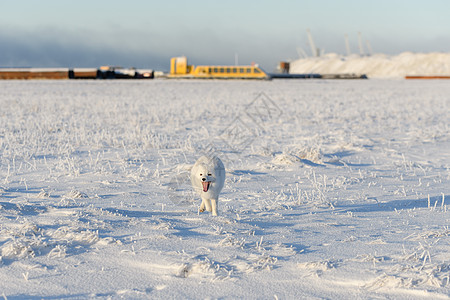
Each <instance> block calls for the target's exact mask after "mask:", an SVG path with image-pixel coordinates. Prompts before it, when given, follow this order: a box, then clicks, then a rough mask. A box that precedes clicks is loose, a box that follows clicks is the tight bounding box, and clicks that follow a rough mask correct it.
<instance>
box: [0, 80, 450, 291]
mask: <svg viewBox="0 0 450 300" xmlns="http://www.w3.org/2000/svg"><path fill="white" fill-rule="evenodd" d="M0 87H1V88H0V103H1V107H2V109H1V110H0V149H1V152H0V220H1V227H0V256H1V261H0V281H1V282H2V284H1V285H0V295H3V296H4V297H5V298H8V299H16V298H31V299H33V298H36V299H41V298H43V297H44V298H45V297H47V298H64V297H65V298H67V297H73V298H90V297H95V298H134V299H140V298H141V299H147V298H164V299H167V298H208V297H209V298H248V299H256V298H277V299H293V298H306V297H308V298H324V297H325V298H326V297H332V298H333V299H336V298H341V299H348V298H350V297H353V298H354V297H357V298H373V297H391V298H392V297H395V298H411V297H413V298H434V299H438V298H442V299H448V294H449V292H450V283H449V277H450V255H449V251H448V247H449V242H450V237H449V235H450V229H449V228H448V224H450V222H449V212H448V205H449V204H450V199H449V196H448V195H449V194H450V190H449V180H450V153H449V152H448V150H447V149H448V148H449V147H450V140H449V134H448V133H449V123H448V113H449V104H450V99H449V97H448V95H450V86H448V84H446V82H445V81H427V82H417V81H396V80H368V81H322V80H314V81H309V80H305V81H296V80H294V81H283V80H280V81H277V80H273V81H271V82H247V81H244V82H243V81H226V82H222V81H164V80H154V81H145V82H136V81H133V82H129V81H101V82H98V81H5V82H0ZM203 153H216V154H218V155H219V156H220V157H221V158H222V160H223V161H224V163H225V167H226V169H227V180H226V183H225V187H224V189H223V192H222V194H221V197H220V198H219V217H212V216H211V215H210V214H208V213H202V214H198V213H197V209H198V206H199V205H200V199H199V198H198V197H197V196H196V195H194V193H193V192H192V191H191V189H190V184H189V178H188V174H189V169H190V166H191V165H192V164H193V163H194V162H195V160H196V159H197V158H198V157H199V156H200V155H201V154H203Z"/></svg>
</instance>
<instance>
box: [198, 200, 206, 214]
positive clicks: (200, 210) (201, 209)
mask: <svg viewBox="0 0 450 300" xmlns="http://www.w3.org/2000/svg"><path fill="white" fill-rule="evenodd" d="M198 211H199V212H204V211H205V200H203V198H202V204H200V208H199V210H198Z"/></svg>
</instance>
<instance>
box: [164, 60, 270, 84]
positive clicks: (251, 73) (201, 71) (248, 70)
mask: <svg viewBox="0 0 450 300" xmlns="http://www.w3.org/2000/svg"><path fill="white" fill-rule="evenodd" d="M167 77H168V78H198V79H270V77H269V76H268V75H267V74H266V72H264V71H263V70H262V69H261V68H259V67H258V66H197V67H195V66H192V65H188V63H187V58H186V57H185V56H181V57H173V58H172V59H171V60H170V74H169V75H168V76H167Z"/></svg>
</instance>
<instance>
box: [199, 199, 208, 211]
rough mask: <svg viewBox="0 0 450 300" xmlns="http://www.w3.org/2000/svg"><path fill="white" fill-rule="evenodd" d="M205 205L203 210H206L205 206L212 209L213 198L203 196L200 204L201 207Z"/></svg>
mask: <svg viewBox="0 0 450 300" xmlns="http://www.w3.org/2000/svg"><path fill="white" fill-rule="evenodd" d="M202 207H203V211H205V208H206V210H207V211H211V200H210V199H206V198H202V204H201V205H200V208H202Z"/></svg>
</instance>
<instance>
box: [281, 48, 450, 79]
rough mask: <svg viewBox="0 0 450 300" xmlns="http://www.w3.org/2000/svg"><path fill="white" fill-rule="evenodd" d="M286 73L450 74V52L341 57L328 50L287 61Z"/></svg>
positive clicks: (380, 76)
mask: <svg viewBox="0 0 450 300" xmlns="http://www.w3.org/2000/svg"><path fill="white" fill-rule="evenodd" d="M290 72H291V73H293V74H295V73H320V74H340V73H355V74H366V75H367V76H368V77H369V78H403V77H405V76H406V75H428V76H430V75H445V76H450V53H411V52H404V53H401V54H399V55H396V56H389V55H384V54H375V55H372V56H363V57H361V56H359V55H351V56H349V57H347V56H341V55H338V54H335V53H329V54H326V55H324V56H322V57H309V58H305V59H298V60H296V61H293V62H291V66H290Z"/></svg>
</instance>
